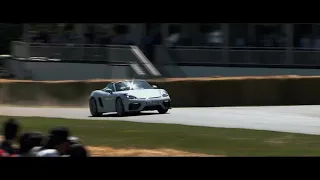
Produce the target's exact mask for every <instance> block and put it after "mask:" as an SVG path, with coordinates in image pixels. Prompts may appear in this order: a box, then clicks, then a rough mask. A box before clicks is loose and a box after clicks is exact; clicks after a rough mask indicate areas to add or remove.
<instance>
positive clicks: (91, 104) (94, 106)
mask: <svg viewBox="0 0 320 180" xmlns="http://www.w3.org/2000/svg"><path fill="white" fill-rule="evenodd" d="M89 108H90V113H91V115H92V116H93V117H99V116H102V113H99V112H98V108H97V103H96V100H95V99H94V98H93V97H92V98H90V102H89Z"/></svg>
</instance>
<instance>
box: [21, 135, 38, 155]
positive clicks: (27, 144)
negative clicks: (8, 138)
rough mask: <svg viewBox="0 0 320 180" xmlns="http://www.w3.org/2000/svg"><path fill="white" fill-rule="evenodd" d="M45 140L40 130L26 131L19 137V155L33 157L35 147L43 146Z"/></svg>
mask: <svg viewBox="0 0 320 180" xmlns="http://www.w3.org/2000/svg"><path fill="white" fill-rule="evenodd" d="M42 140H43V137H42V134H41V133H40V132H26V133H24V134H22V136H21V137H20V139H19V144H20V149H19V155H20V156H25V157H31V156H33V155H32V151H31V150H32V149H33V148H34V147H39V146H41V142H42Z"/></svg>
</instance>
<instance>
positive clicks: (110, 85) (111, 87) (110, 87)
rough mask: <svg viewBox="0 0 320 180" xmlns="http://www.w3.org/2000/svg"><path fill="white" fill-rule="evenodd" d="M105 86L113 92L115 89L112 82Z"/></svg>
mask: <svg viewBox="0 0 320 180" xmlns="http://www.w3.org/2000/svg"><path fill="white" fill-rule="evenodd" d="M107 88H109V89H111V90H112V92H115V89H114V86H113V83H110V84H108V86H107Z"/></svg>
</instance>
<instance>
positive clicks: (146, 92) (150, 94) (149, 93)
mask: <svg viewBox="0 0 320 180" xmlns="http://www.w3.org/2000/svg"><path fill="white" fill-rule="evenodd" d="M162 91H163V90H161V89H142V90H129V91H126V92H125V93H127V94H128V95H131V96H135V97H137V98H155V97H161V96H162Z"/></svg>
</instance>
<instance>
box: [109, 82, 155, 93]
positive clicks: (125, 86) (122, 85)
mask: <svg viewBox="0 0 320 180" xmlns="http://www.w3.org/2000/svg"><path fill="white" fill-rule="evenodd" d="M115 86H116V91H128V90H137V89H153V87H152V86H151V85H150V84H149V83H148V82H146V81H142V80H134V81H123V82H117V83H115Z"/></svg>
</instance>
